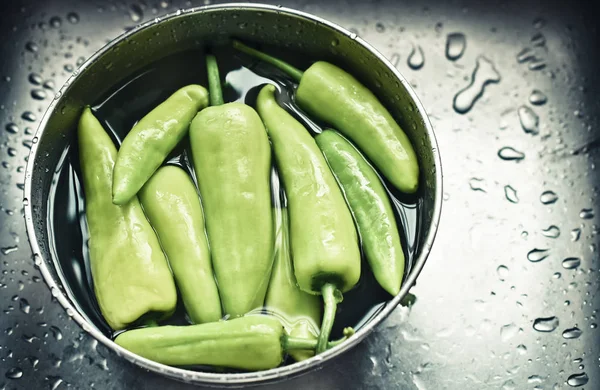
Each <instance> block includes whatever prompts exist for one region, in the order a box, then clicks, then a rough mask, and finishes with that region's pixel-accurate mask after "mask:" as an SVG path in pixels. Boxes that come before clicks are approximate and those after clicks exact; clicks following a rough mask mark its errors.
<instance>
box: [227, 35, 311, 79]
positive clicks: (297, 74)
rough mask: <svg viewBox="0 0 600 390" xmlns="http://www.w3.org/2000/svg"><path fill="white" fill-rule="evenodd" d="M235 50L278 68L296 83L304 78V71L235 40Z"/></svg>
mask: <svg viewBox="0 0 600 390" xmlns="http://www.w3.org/2000/svg"><path fill="white" fill-rule="evenodd" d="M233 48H234V49H236V50H239V51H241V52H242V53H246V54H248V55H250V56H252V57H255V58H258V59H259V60H261V61H264V62H266V63H269V64H271V65H273V66H275V67H277V68H278V69H280V70H282V71H283V72H285V73H287V74H288V75H289V76H290V77H291V78H293V79H294V80H296V82H298V83H299V82H300V79H301V78H302V75H303V74H304V72H303V71H301V70H300V69H298V68H296V67H295V66H292V65H290V64H288V63H287V62H285V61H282V60H280V59H279V58H275V57H273V56H270V55H268V54H267V53H263V52H262V51H258V50H256V49H254V48H252V47H250V46H246V45H244V44H243V43H242V42H240V41H238V40H235V39H234V40H233Z"/></svg>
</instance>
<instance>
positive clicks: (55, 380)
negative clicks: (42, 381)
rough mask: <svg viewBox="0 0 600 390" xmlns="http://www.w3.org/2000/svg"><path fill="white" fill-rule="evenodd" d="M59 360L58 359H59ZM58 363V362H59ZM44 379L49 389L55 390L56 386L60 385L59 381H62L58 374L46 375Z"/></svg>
mask: <svg viewBox="0 0 600 390" xmlns="http://www.w3.org/2000/svg"><path fill="white" fill-rule="evenodd" d="M59 362H60V360H59ZM59 364H60V363H59ZM46 380H47V381H48V384H49V386H48V387H49V389H50V390H56V389H58V387H59V386H60V384H61V383H63V380H62V378H60V377H58V376H51V375H49V376H47V377H46Z"/></svg>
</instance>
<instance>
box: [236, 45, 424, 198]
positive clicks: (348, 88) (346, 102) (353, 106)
mask: <svg viewBox="0 0 600 390" xmlns="http://www.w3.org/2000/svg"><path fill="white" fill-rule="evenodd" d="M233 47H234V48H235V49H237V50H239V51H242V52H244V53H246V54H249V55H251V56H253V57H256V58H258V59H260V60H262V61H265V62H268V63H270V64H272V65H274V66H275V67H277V68H279V69H281V70H282V71H284V72H286V73H287V74H288V75H289V76H291V77H292V78H293V79H295V80H296V81H297V82H298V89H297V91H296V102H297V103H298V105H299V106H300V108H302V109H303V110H304V111H306V112H307V113H308V114H310V115H312V116H314V117H316V118H319V119H321V120H322V121H324V122H326V123H329V124H330V125H332V126H333V127H334V128H336V129H338V130H339V131H340V132H341V133H342V134H344V135H345V136H347V137H348V138H350V139H351V140H352V141H354V143H355V144H356V145H357V146H358V147H359V148H360V150H361V151H363V152H364V153H365V154H366V156H367V157H368V158H369V159H370V160H371V161H372V162H373V163H374V165H375V166H376V167H377V168H379V171H381V172H382V173H383V175H384V176H385V177H386V178H387V179H388V180H389V181H390V182H391V183H392V184H393V185H394V186H395V187H396V188H398V189H399V190H400V191H402V192H406V193H414V192H416V191H417V189H418V186H419V164H418V160H417V156H416V154H415V151H414V149H413V146H412V145H411V143H410V140H409V139H408V137H407V136H406V134H405V133H404V131H403V130H402V129H401V128H400V126H399V125H398V123H396V121H395V120H394V118H393V117H392V115H391V114H390V113H389V111H388V110H387V109H386V108H385V107H384V106H383V104H381V102H380V101H379V99H377V97H376V96H375V95H374V94H373V92H371V91H370V90H369V89H368V88H367V87H365V86H364V85H363V84H361V83H360V82H359V81H358V80H357V79H356V78H355V77H354V76H352V75H351V74H350V73H348V72H346V71H344V70H343V69H341V68H339V67H337V66H335V65H333V64H331V63H329V62H325V61H317V62H315V63H314V64H313V65H311V66H310V67H309V68H308V69H307V70H306V71H301V70H300V69H297V68H295V67H294V66H292V65H290V64H288V63H286V62H284V61H282V60H280V59H278V58H276V57H273V56H270V55H268V54H266V53H263V52H261V51H258V50H256V49H254V48H251V47H249V46H246V45H244V44H243V43H241V42H239V41H236V40H234V41H233Z"/></svg>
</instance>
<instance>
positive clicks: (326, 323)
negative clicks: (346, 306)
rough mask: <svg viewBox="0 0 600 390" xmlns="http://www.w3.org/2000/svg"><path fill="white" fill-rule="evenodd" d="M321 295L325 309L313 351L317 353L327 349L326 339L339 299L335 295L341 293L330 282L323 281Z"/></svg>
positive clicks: (327, 339)
mask: <svg viewBox="0 0 600 390" xmlns="http://www.w3.org/2000/svg"><path fill="white" fill-rule="evenodd" d="M336 291H337V294H336ZM321 295H323V302H324V303H325V310H324V311H323V321H322V322H321V333H320V334H319V339H318V341H317V348H316V350H315V353H317V354H319V353H322V352H324V351H325V349H327V341H329V335H330V334H331V329H332V328H333V321H334V320H335V312H336V309H337V304H338V303H339V302H340V301H341V299H338V297H336V295H341V293H340V292H339V290H337V289H336V288H335V286H334V285H333V284H331V283H325V284H324V285H323V287H322V288H321Z"/></svg>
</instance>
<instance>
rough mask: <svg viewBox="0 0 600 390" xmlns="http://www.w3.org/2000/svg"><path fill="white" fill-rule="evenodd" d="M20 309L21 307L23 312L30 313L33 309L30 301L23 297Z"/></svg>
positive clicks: (20, 301)
mask: <svg viewBox="0 0 600 390" xmlns="http://www.w3.org/2000/svg"><path fill="white" fill-rule="evenodd" d="M19 309H21V311H22V312H23V313H25V314H29V312H30V311H31V306H30V305H29V302H27V299H25V298H21V299H20V300H19Z"/></svg>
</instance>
